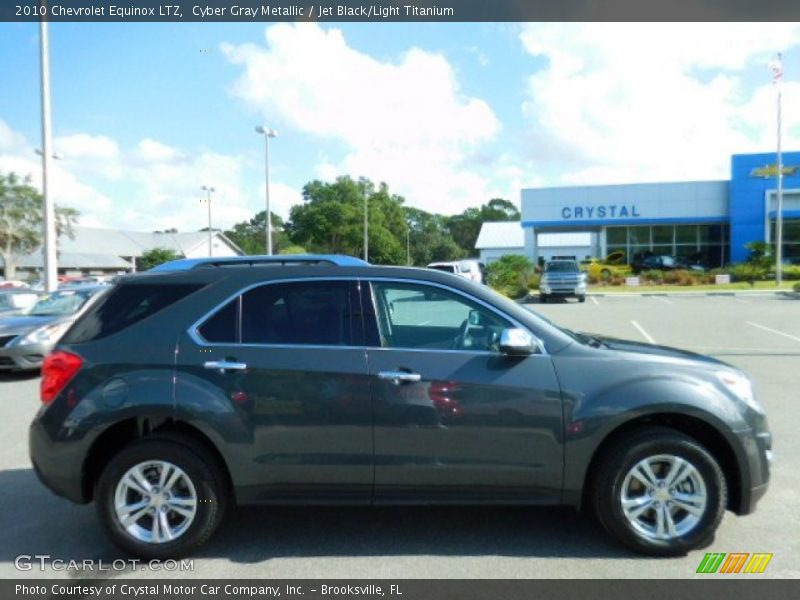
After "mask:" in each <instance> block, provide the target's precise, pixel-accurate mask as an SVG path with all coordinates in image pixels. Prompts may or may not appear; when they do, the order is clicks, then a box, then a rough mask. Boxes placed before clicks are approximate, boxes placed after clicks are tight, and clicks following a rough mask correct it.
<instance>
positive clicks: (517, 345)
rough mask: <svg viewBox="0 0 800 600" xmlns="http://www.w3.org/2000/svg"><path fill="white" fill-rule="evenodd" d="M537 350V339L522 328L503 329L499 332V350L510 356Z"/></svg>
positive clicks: (522, 354) (524, 354)
mask: <svg viewBox="0 0 800 600" xmlns="http://www.w3.org/2000/svg"><path fill="white" fill-rule="evenodd" d="M537 350H539V340H537V339H536V338H535V337H533V336H532V335H531V334H530V333H528V332H527V331H525V330H524V329H519V328H518V327H513V328H511V329H503V331H502V333H501V334H500V352H502V353H503V354H508V355H510V356H527V355H528V354H534V353H535V352H536V351H537Z"/></svg>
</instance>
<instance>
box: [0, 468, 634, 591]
mask: <svg viewBox="0 0 800 600" xmlns="http://www.w3.org/2000/svg"><path fill="white" fill-rule="evenodd" d="M0 490H2V491H1V492H0V500H1V501H2V505H3V506H4V510H3V511H2V512H0V531H3V539H4V541H3V543H2V544H0V563H11V564H12V565H13V563H14V561H15V558H16V557H17V556H19V555H31V556H34V555H37V554H38V555H41V554H46V555H49V556H50V558H51V559H61V560H63V561H70V560H75V561H83V560H84V559H94V560H95V561H98V560H102V561H103V562H104V563H109V564H110V563H111V562H112V561H114V560H116V559H120V558H128V557H127V556H126V555H125V554H124V553H122V552H121V551H120V550H117V549H116V548H115V547H114V546H113V545H111V543H110V542H109V541H108V539H107V538H106V537H105V534H104V533H103V530H102V528H101V526H100V524H99V522H98V521H97V518H96V516H95V511H94V505H76V504H73V503H71V502H69V501H67V500H64V499H62V498H58V497H56V496H54V495H53V494H52V493H51V492H50V491H48V490H47V489H46V488H45V487H44V486H43V485H42V484H41V483H40V482H39V480H38V479H37V477H36V475H35V474H34V472H33V470H32V469H11V470H5V471H0ZM417 554H419V555H434V556H471V557H476V556H513V557H525V558H527V557H531V558H533V557H570V558H576V557H577V558H584V557H585V558H628V559H630V558H634V557H636V556H637V555H635V554H632V553H631V552H628V551H627V550H626V549H624V548H623V547H622V546H619V545H617V544H616V543H615V542H613V541H612V540H611V539H610V538H609V536H608V535H607V534H606V533H605V532H604V531H603V530H602V529H601V527H600V526H599V525H598V524H597V523H596V522H595V520H594V519H593V518H591V517H589V516H588V515H585V514H582V513H577V512H576V511H574V510H572V509H570V508H563V507H562V508H540V507H520V506H516V507H314V506H308V507H242V508H238V509H234V510H232V511H231V512H230V514H229V515H228V516H227V518H226V519H225V522H224V523H223V524H222V526H221V527H220V529H219V530H218V532H217V534H216V535H215V536H214V538H213V539H212V540H211V541H210V542H209V543H208V544H207V545H206V546H204V547H203V548H201V549H200V551H199V552H197V553H195V554H194V556H193V558H195V559H203V558H225V559H228V560H230V561H232V562H235V563H243V564H253V563H259V562H263V561H268V560H270V559H274V558H287V557H288V558H297V557H320V556H331V557H339V556H342V557H343V556H348V557H351V556H398V555H417ZM12 568H13V567H12ZM65 574H66V575H69V576H72V577H92V576H97V577H100V576H102V577H108V576H109V575H113V576H124V575H126V574H130V573H129V572H127V571H125V570H120V571H111V572H103V573H96V572H95V573H93V572H81V571H69V572H66V573H65Z"/></svg>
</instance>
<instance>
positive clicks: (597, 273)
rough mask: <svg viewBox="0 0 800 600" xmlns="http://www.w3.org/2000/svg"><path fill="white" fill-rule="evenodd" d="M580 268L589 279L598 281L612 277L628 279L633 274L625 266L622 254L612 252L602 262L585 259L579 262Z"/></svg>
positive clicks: (631, 270)
mask: <svg viewBox="0 0 800 600" xmlns="http://www.w3.org/2000/svg"><path fill="white" fill-rule="evenodd" d="M580 268H581V271H584V272H585V273H586V274H587V275H588V276H589V277H590V278H592V279H596V280H600V281H602V280H604V279H609V278H611V277H614V276H616V277H629V276H630V275H632V274H633V269H632V268H631V266H630V265H628V264H625V253H624V252H612V253H611V254H609V255H608V256H606V257H605V259H602V260H601V259H599V258H587V259H586V260H582V261H581V267H580Z"/></svg>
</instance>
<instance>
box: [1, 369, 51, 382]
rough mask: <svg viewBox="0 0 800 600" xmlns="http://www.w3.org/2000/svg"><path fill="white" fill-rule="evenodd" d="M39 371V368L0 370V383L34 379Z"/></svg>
mask: <svg viewBox="0 0 800 600" xmlns="http://www.w3.org/2000/svg"><path fill="white" fill-rule="evenodd" d="M39 375H41V373H40V372H39V369H34V370H33V371H0V383H1V382H3V381H28V380H30V379H36V378H37V377H39Z"/></svg>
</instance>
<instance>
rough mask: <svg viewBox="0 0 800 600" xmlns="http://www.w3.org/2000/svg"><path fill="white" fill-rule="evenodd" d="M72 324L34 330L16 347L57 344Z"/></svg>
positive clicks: (53, 325)
mask: <svg viewBox="0 0 800 600" xmlns="http://www.w3.org/2000/svg"><path fill="white" fill-rule="evenodd" d="M70 325H71V323H53V324H51V325H45V326H43V327H39V328H38V329H34V330H33V331H31V332H30V333H29V334H28V335H26V336H25V337H23V338H22V339H20V340H19V341H18V342H17V343H16V344H14V345H15V346H29V345H31V344H48V343H55V342H57V341H58V339H59V338H60V337H61V336H62V335H63V334H64V332H65V331H66V330H67V329H69V326H70Z"/></svg>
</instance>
